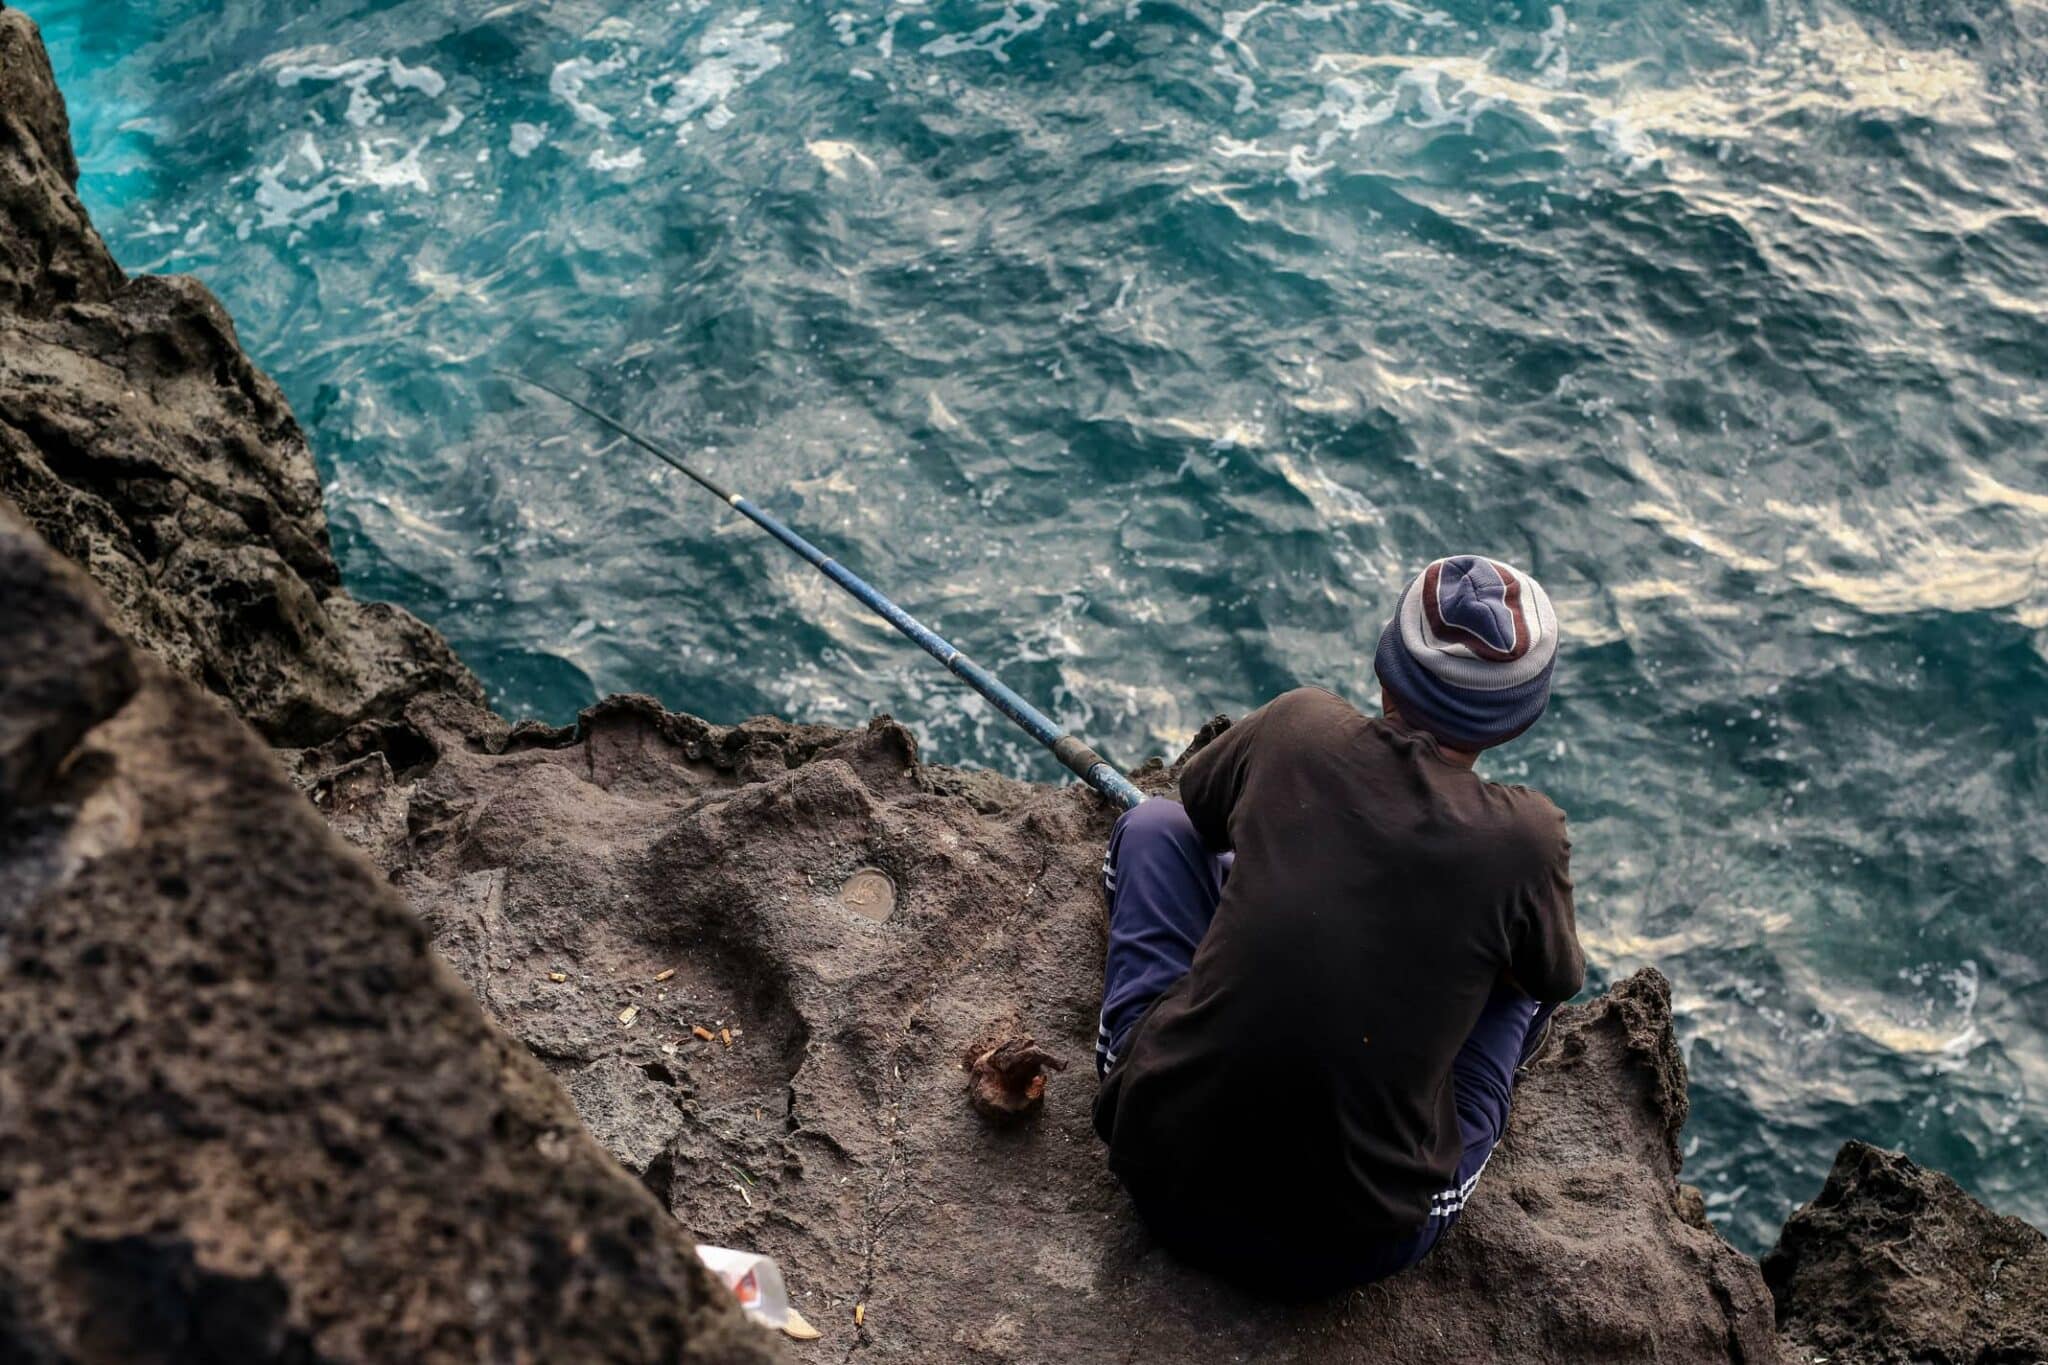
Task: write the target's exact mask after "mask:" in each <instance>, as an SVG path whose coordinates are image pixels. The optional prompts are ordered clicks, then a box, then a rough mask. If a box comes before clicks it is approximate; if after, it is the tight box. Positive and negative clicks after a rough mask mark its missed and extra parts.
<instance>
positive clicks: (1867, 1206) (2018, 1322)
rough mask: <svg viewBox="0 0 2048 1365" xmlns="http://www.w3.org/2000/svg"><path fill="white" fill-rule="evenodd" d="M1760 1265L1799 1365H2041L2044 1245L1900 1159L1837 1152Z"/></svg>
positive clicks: (1851, 1146)
mask: <svg viewBox="0 0 2048 1365" xmlns="http://www.w3.org/2000/svg"><path fill="white" fill-rule="evenodd" d="M1763 1264H1764V1279H1765V1280H1766V1281H1767V1282H1768V1283H1769V1285H1770V1287H1771V1293H1772V1294H1773V1295H1774V1296H1776V1299H1777V1305H1778V1324H1779V1326H1780V1327H1782V1328H1783V1329H1784V1333H1785V1348H1786V1355H1787V1358H1788V1359H1790V1360H1792V1361H1796V1362H1798V1365H1807V1362H1811V1361H1820V1360H1827V1361H1830V1362H1832V1365H1924V1363H1925V1362H1936V1361H1938V1362H1942V1363H1943V1365H1964V1363H1965V1362H1967V1365H2034V1363H2035V1362H2039V1361H2044V1360H2048V1237H2043V1236H2042V1235H2041V1234H2040V1233H2039V1232H2038V1231H2036V1230H2035V1229H2034V1228H2033V1227H2031V1226H2029V1225H2028V1224H2026V1223H2023V1222H2021V1221H2020V1220H2019V1219H2017V1218H2006V1217H2003V1216H2001V1215H1999V1214H1996V1213H1993V1212H1992V1211H1991V1210H1990V1209H1987V1208H1985V1207H1984V1206H1983V1205H1982V1204H1980V1203H1978V1202H1977V1201H1976V1200H1974V1199H1972V1198H1971V1197H1970V1196H1969V1195H1967V1194H1965V1193H1964V1192H1963V1190H1962V1188H1961V1187H1960V1186H1959V1185H1957V1184H1956V1183H1955V1181H1953V1180H1950V1179H1949V1178H1948V1177H1947V1176H1945V1175H1942V1174H1941V1173H1940V1172H1938V1171H1929V1170H1926V1169H1923V1168H1922V1167H1920V1166H1919V1165H1916V1164H1915V1163H1914V1162H1913V1161H1912V1160H1910V1159H1909V1158H1907V1157H1906V1156H1904V1155H1902V1154H1900V1153H1898V1152H1888V1151H1886V1150H1884V1149H1883V1148H1882V1147H1872V1146H1870V1145H1869V1144H1868V1143H1863V1142H1850V1143H1846V1144H1844V1145H1843V1147H1842V1150H1841V1151H1840V1152H1839V1153H1837V1154H1836V1156H1835V1165H1834V1169H1832V1170H1830V1171H1829V1172H1828V1178H1827V1183H1826V1184H1825V1185H1823V1186H1822V1187H1821V1192H1820V1194H1819V1195H1817V1196H1816V1197H1815V1198H1814V1201H1813V1202H1812V1203H1810V1204H1807V1205H1805V1206H1803V1207H1802V1208H1800V1209H1799V1210H1798V1211H1797V1212H1796V1213H1794V1214H1793V1215H1792V1218H1791V1221H1789V1222H1787V1223H1786V1224H1785V1230H1784V1232H1783V1233H1781V1234H1780V1235H1779V1237H1778V1245H1777V1246H1776V1247H1775V1248H1773V1249H1772V1251H1771V1253H1770V1254H1769V1255H1768V1256H1765V1257H1764V1263H1763Z"/></svg>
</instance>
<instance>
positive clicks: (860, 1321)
mask: <svg viewBox="0 0 2048 1365" xmlns="http://www.w3.org/2000/svg"><path fill="white" fill-rule="evenodd" d="M867 1320H868V1306H867V1305H866V1304H864V1303H857V1304H855V1305H854V1306H853V1325H854V1326H855V1327H860V1326H864V1325H865V1324H866V1323H867Z"/></svg>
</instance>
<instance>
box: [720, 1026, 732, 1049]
mask: <svg viewBox="0 0 2048 1365" xmlns="http://www.w3.org/2000/svg"><path fill="white" fill-rule="evenodd" d="M718 1037H719V1039H720V1041H722V1042H723V1043H724V1044H725V1045H726V1046H727V1047H731V1046H732V1030H731V1029H729V1028H722V1029H720V1030H719V1031H718Z"/></svg>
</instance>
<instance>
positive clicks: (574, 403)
mask: <svg viewBox="0 0 2048 1365" xmlns="http://www.w3.org/2000/svg"><path fill="white" fill-rule="evenodd" d="M498 373H499V374H501V375H503V376H504V377H505V378H507V379H512V380H517V381H518V382H519V383H521V384H525V385H527V386H529V387H531V388H536V389H539V390H540V391H541V392H543V393H548V394H552V395H554V396H555V397H556V398H559V399H561V400H562V401H563V402H564V403H567V404H568V405H569V406H570V407H572V408H575V409H576V410H577V411H578V412H580V413H582V414H583V415H584V416H586V417H589V418H590V419H592V420H593V421H596V422H601V423H603V424H604V425H605V426H606V427H609V428H610V429H611V430H613V431H615V432H617V433H618V434H619V435H621V436H623V437H625V438H626V439H627V440H629V441H631V442H632V443H633V444H634V445H636V446H639V447H640V448H641V449H642V450H644V451H646V452H647V453H648V454H650V455H652V456H654V458H656V459H657V460H660V461H661V462H662V463H663V464H666V465H668V466H669V467H670V468H671V469H674V470H677V471H678V472H680V473H682V474H685V475H687V476H689V478H690V479H691V480H692V481H694V482H695V483H696V484H697V485H698V486H699V487H701V488H703V490H704V491H705V492H707V493H709V494H711V496H712V497H714V498H717V499H718V500H719V501H720V502H723V503H725V504H726V505H727V506H728V507H731V508H732V509H733V510H734V511H735V512H738V513H739V514H740V515H741V516H743V517H745V518H746V519H747V520H749V521H751V522H753V523H754V524H755V525H756V526H758V527H760V528H761V529H762V530H764V531H766V532H767V533H768V534H769V535H771V536H774V537H775V538H776V539H777V540H779V541H781V542H782V543H783V544H784V545H786V546H788V547H789V548H790V549H792V550H794V551H795V552H796V553H797V554H798V555H800V556H802V557H803V558H804V559H806V560H808V561H809V562H810V563H811V564H812V566H814V567H815V568H816V569H817V570H818V572H819V573H821V574H823V575H825V577H827V578H829V579H831V580H832V581H833V582H834V583H837V584H838V585H839V586H840V587H842V588H844V589H846V591H847V592H849V593H851V594H852V595H853V596H854V597H856V598H858V599H859V600H860V602H861V604H862V605H864V606H866V607H867V608H868V609H869V610H870V611H872V612H874V613H875V615H877V616H879V617H881V618H882V619H883V620H884V621H887V622H888V623H889V624H890V625H892V626H894V627H896V629H897V630H899V631H901V632H903V634H905V635H907V636H909V637H910V638H911V639H912V640H914V641H916V642H917V645H918V647H919V648H921V649H923V650H924V652H925V653H927V654H929V655H931V656H932V657H933V658H934V659H937V660H938V661H939V662H940V663H942V664H944V665H945V666H946V667H947V668H948V669H949V670H951V671H952V673H953V676H955V677H957V678H958V679H960V681H962V682H964V683H966V684H967V685H968V686H969V687H971V688H973V689H974V690H975V691H977V692H979V693H981V695H982V696H983V697H984V698H986V699H987V701H988V702H989V704H990V705H992V706H994V707H995V708H996V710H998V711H1000V712H1002V713H1003V714H1004V715H1006V716H1008V717H1009V718H1010V719H1011V720H1013V721H1015V722H1016V723H1017V726H1018V728H1020V729H1022V730H1023V731H1024V733H1025V734H1028V735H1030V736H1031V737H1032V738H1033V739H1035V740H1037V741H1038V742H1039V743H1040V744H1043V745H1044V746H1045V747H1046V748H1048V749H1050V750H1052V756H1053V757H1054V758H1056V759H1058V760H1059V761H1060V762H1061V763H1062V764H1064V765H1065V766H1066V768H1067V770H1068V771H1069V772H1071V773H1073V774H1074V775H1075V776H1076V777H1079V778H1080V779H1081V780H1082V781H1083V782H1086V783H1087V784H1088V785H1089V786H1091V787H1093V788H1095V790H1096V791H1098V792H1101V793H1102V794H1103V795H1104V796H1106V797H1108V798H1109V799H1110V800H1112V801H1114V802H1116V803H1117V804H1118V805H1119V806H1122V807H1123V808H1124V809H1126V810H1128V809H1130V808H1131V807H1132V806H1135V805H1137V804H1138V803H1139V802H1140V801H1143V800H1144V799H1145V794H1144V793H1143V792H1141V791H1139V790H1138V789H1137V788H1136V787H1134V786H1132V785H1131V782H1130V779H1129V778H1127V777H1125V776H1124V775H1123V774H1122V773H1120V772H1118V771H1117V770H1116V768H1115V767H1113V766H1112V765H1111V764H1110V762H1109V760H1108V759H1106V758H1104V757H1103V756H1102V755H1101V754H1099V753H1097V752H1095V750H1093V749H1091V748H1089V747H1088V746H1087V745H1086V744H1084V743H1083V742H1082V741H1081V740H1079V739H1077V738H1075V737H1074V736H1073V735H1070V734H1068V733H1067V732H1066V731H1065V730H1062V729H1061V728H1060V727H1059V726H1058V724H1056V723H1055V722H1054V721H1053V719H1052V717H1050V716H1048V715H1046V714H1045V713H1044V712H1043V711H1041V710H1039V709H1038V708H1037V707H1035V706H1033V705H1032V704H1031V703H1030V702H1028V701H1026V700H1024V698H1022V697H1020V696H1018V695H1017V694H1016V693H1015V692H1013V691H1011V690H1010V689H1009V688H1008V687H1005V686H1004V685H1003V683H1002V680H1001V679H999V678H997V677H996V676H995V674H993V673H991V672H989V671H988V670H987V669H985V668H983V667H982V666H981V665H980V664H978V663H976V662H974V660H972V659H970V658H968V657H967V656H966V655H965V654H962V653H961V652H960V651H959V650H958V649H956V648H954V647H953V645H952V644H951V643H950V642H948V641H947V640H946V639H945V638H943V637H942V636H940V635H939V634H938V633H937V632H936V631H934V630H932V629H931V628H930V627H929V626H927V625H925V624H924V623H923V622H922V621H920V620H918V619H917V618H916V617H915V616H912V615H911V614H910V613H909V612H907V611H905V610H903V608H901V607H899V606H897V605H896V604H895V603H894V602H892V601H890V600H889V599H888V598H887V597H885V596H884V595H883V594H882V593H881V592H879V591H878V590H876V589H875V588H874V587H873V586H871V585H870V584H869V583H868V582H867V580H865V579H863V578H862V577H861V576H860V575H859V574H856V573H855V572H853V570H851V569H849V568H847V567H846V566H845V565H844V564H841V563H840V562H839V561H838V560H836V559H834V558H832V557H831V556H830V555H828V554H826V553H825V552H824V551H823V550H821V549H819V548H818V547H817V546H815V545H813V544H811V542H809V541H808V540H805V539H804V538H803V537H802V536H800V535H798V534H797V533H796V532H795V531H792V530H791V529H790V528H789V527H787V526H785V525H783V524H782V522H781V521H780V520H778V519H777V518H775V517H774V516H772V515H770V514H769V513H767V512H764V511H762V510H761V509H760V508H759V507H756V506H755V505H754V504H753V503H751V502H749V501H747V499H745V498H743V497H741V496H740V495H739V494H737V493H735V492H732V491H731V490H730V489H727V488H722V487H720V486H719V485H718V484H717V483H715V482H713V481H712V480H711V479H709V478H706V477H705V476H704V475H703V474H700V473H698V472H697V471H696V470H694V469H692V468H691V467H690V466H689V465H688V464H686V463H684V461H683V459H682V457H681V456H679V455H677V454H675V453H674V452H673V451H670V450H667V449H665V448H664V447H662V446H660V445H657V444H656V443H655V442H653V441H651V440H649V439H648V438H647V437H645V436H642V435H641V434H640V433H639V432H637V431H635V430H633V429H632V428H631V427H629V426H627V425H626V424H625V423H624V422H621V421H619V420H618V419H617V418H616V417H612V416H610V415H609V414H607V413H603V412H600V411H598V409H596V408H594V407H592V406H590V404H588V403H586V402H584V401H583V400H582V399H580V398H574V397H571V396H570V395H568V394H566V393H564V392H562V391H561V390H560V389H558V388H556V387H555V386H554V385H552V384H548V383H543V382H542V381H541V380H538V379H531V378H528V377H527V376H526V375H523V374H516V373H514V372H513V371H511V370H499V371H498Z"/></svg>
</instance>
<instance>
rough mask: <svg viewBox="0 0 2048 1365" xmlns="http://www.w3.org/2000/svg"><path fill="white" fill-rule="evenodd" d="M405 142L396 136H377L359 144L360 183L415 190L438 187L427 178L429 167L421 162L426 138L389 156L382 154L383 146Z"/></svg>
mask: <svg viewBox="0 0 2048 1365" xmlns="http://www.w3.org/2000/svg"><path fill="white" fill-rule="evenodd" d="M404 145H405V144H403V143H401V142H399V141H398V140H397V139H395V138H374V139H371V140H369V141H366V142H363V143H361V144H359V145H358V147H357V153H358V161H357V165H356V174H355V181H356V183H357V184H360V185H372V186H375V187H377V188H379V189H387V190H388V189H414V190H419V191H421V192H422V193H431V192H432V190H433V188H434V187H433V186H432V185H431V184H429V183H428V181H427V172H426V168H425V167H424V166H422V165H420V153H421V152H423V151H425V150H426V148H427V144H426V141H425V139H422V140H420V141H419V142H417V143H415V144H414V145H413V146H412V147H410V148H406V150H404V151H402V152H400V153H399V154H398V155H396V156H393V157H390V158H388V159H387V158H386V157H384V156H383V155H382V149H385V148H391V147H404Z"/></svg>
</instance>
